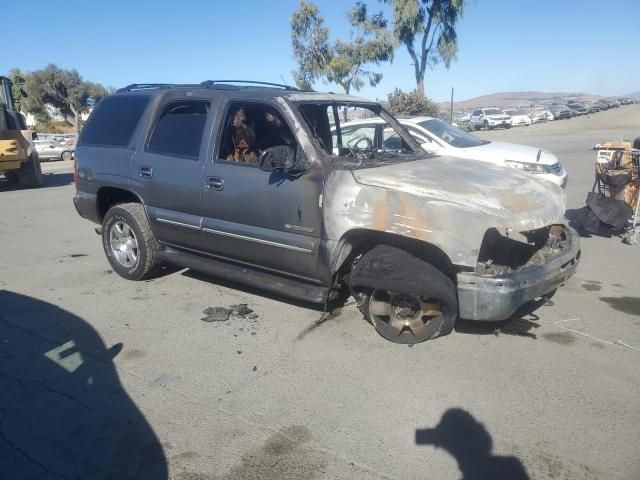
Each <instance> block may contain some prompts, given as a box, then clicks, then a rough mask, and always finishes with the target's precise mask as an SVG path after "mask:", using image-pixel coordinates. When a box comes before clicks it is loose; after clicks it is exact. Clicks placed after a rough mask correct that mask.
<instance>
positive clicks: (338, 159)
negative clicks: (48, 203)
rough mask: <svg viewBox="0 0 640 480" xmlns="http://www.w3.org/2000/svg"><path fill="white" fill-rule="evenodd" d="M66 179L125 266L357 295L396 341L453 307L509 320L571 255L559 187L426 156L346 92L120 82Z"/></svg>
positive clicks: (316, 295) (379, 112)
mask: <svg viewBox="0 0 640 480" xmlns="http://www.w3.org/2000/svg"><path fill="white" fill-rule="evenodd" d="M345 110H346V111H345ZM343 114H344V115H347V117H348V118H349V117H350V118H354V117H356V116H359V117H363V116H365V115H369V116H371V117H374V118H377V117H379V118H381V119H382V120H383V121H384V122H385V123H386V124H387V125H388V128H389V129H390V130H391V131H392V134H395V135H397V136H398V137H399V138H400V139H401V148H399V149H396V150H393V151H392V150H386V149H383V148H378V147H379V145H376V144H375V143H374V142H375V141H376V137H375V135H374V136H373V137H372V136H371V133H372V132H371V129H369V130H363V131H362V132H361V133H358V134H357V135H356V134H353V132H352V131H351V130H352V127H350V126H349V125H346V124H343V122H342V121H341V115H343ZM113 125H118V128H117V129H115V128H112V126H113ZM332 125H333V127H334V128H335V139H336V143H335V144H334V143H333V136H332V134H331V127H332ZM376 128H377V127H375V126H374V127H373V133H375V129H376ZM457 131H459V130H456V132H457ZM75 179H76V182H75V185H76V193H75V197H74V204H75V206H76V209H77V211H78V213H79V214H80V215H81V216H83V217H85V218H87V219H89V220H91V221H93V222H95V223H97V224H99V225H100V227H99V230H98V231H99V232H100V234H101V236H102V245H103V248H104V251H105V255H106V257H107V259H108V261H109V263H110V264H111V266H112V268H113V270H114V271H115V272H117V273H118V274H119V275H120V276H122V277H123V278H126V279H130V280H141V279H145V278H149V277H151V276H152V275H154V273H156V272H157V271H158V268H160V267H161V265H162V264H163V263H165V262H166V263H171V264H175V265H180V266H182V267H188V268H192V269H195V270H200V271H204V272H208V273H210V274H214V275H217V276H218V277H222V278H226V279H229V280H233V281H234V282H238V283H242V284H245V285H250V286H253V287H257V288H260V289H263V290H267V291H270V292H275V293H276V294H277V295H280V296H283V297H292V298H297V299H302V300H305V301H307V302H309V301H312V302H318V303H320V304H323V303H325V302H327V301H328V300H330V299H334V298H344V297H343V295H344V294H351V295H353V296H354V297H355V299H356V302H357V304H358V306H359V308H360V309H361V311H362V312H363V314H364V315H365V317H366V318H367V319H368V320H369V321H370V322H371V323H372V324H373V326H374V327H375V329H376V330H377V331H378V332H379V333H380V334H381V335H382V336H383V337H384V338H387V339H389V340H392V341H394V342H400V343H411V344H413V343H417V342H420V341H424V340H428V339H431V338H435V337H438V336H441V335H446V334H447V333H449V332H451V330H452V328H453V325H454V323H455V321H456V319H457V318H458V317H460V318H469V319H476V320H501V319H506V318H509V317H510V316H511V315H512V314H513V312H514V311H515V310H516V309H517V308H518V307H520V306H521V305H522V304H523V303H525V302H527V301H529V300H532V299H534V298H539V297H543V296H546V295H549V294H551V292H554V291H555V290H556V289H557V288H558V287H559V286H560V285H561V284H563V283H565V282H566V281H567V279H568V278H569V277H571V276H572V275H573V273H574V272H575V270H576V268H577V265H578V262H579V259H580V245H579V238H578V235H577V233H576V232H575V230H573V229H572V228H570V227H569V226H567V225H566V221H565V220H564V211H565V202H564V195H563V194H562V191H561V189H560V188H559V187H558V186H556V185H553V184H551V183H550V182H542V181H539V180H536V179H535V178H533V177H532V176H531V175H527V174H525V173H523V172H521V171H518V170H516V169H505V168H504V167H499V166H494V165H488V164H487V165H485V166H484V167H483V168H478V162H475V161H471V160H465V159H455V160H454V159H450V158H447V157H444V156H430V155H428V154H426V153H425V152H424V151H422V149H421V148H420V145H419V144H418V143H417V142H416V141H415V139H414V138H413V137H412V136H411V135H410V134H409V132H407V131H406V130H405V129H404V128H403V127H402V126H401V125H400V123H399V122H398V121H397V120H396V119H395V118H394V117H393V116H392V115H390V114H388V113H387V112H386V111H385V110H384V108H383V107H382V106H381V105H380V104H378V103H375V102H370V101H367V100H365V99H362V98H360V97H352V96H348V95H337V94H323V93H316V92H311V91H298V90H296V89H293V88H291V87H287V86H281V87H280V86H275V85H274V86H273V87H271V88H267V86H265V85H264V84H261V85H260V86H259V88H256V87H253V86H251V84H248V82H244V83H242V84H240V85H238V84H237V83H233V84H231V83H228V82H227V83H223V82H215V81H208V82H204V83H203V84H201V85H167V84H161V85H157V86H154V85H149V84H146V85H141V86H137V85H130V86H128V87H126V88H124V89H121V90H119V91H118V93H115V94H113V95H110V96H107V97H105V98H104V99H103V100H101V102H100V103H99V104H98V105H97V106H96V108H95V110H94V111H93V113H92V115H91V117H90V118H89V120H88V122H87V124H86V126H85V127H84V129H83V132H82V135H81V137H80V140H79V144H78V148H77V150H76V167H75Z"/></svg>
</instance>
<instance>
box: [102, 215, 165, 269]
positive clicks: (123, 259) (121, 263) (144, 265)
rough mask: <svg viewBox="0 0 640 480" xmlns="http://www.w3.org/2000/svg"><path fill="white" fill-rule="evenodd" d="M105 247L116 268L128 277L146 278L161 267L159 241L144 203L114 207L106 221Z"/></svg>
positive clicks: (103, 224) (103, 223) (103, 245)
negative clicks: (152, 228) (148, 218)
mask: <svg viewBox="0 0 640 480" xmlns="http://www.w3.org/2000/svg"><path fill="white" fill-rule="evenodd" d="M102 247H103V248H104V253H105V255H106V256H107V260H109V263H110V264H111V266H112V267H113V269H114V270H115V271H116V272H117V273H118V275H120V276H121V277H123V278H126V279H127V280H144V279H146V278H150V277H152V276H153V275H154V274H155V273H156V272H157V271H158V269H159V268H160V260H159V255H158V250H159V245H158V242H157V240H156V239H155V236H154V235H153V232H152V231H151V226H150V225H149V221H148V220H147V216H146V214H145V212H144V207H143V205H142V204H140V203H122V204H119V205H116V206H114V207H111V208H110V209H109V211H108V212H107V214H106V215H105V217H104V220H103V222H102Z"/></svg>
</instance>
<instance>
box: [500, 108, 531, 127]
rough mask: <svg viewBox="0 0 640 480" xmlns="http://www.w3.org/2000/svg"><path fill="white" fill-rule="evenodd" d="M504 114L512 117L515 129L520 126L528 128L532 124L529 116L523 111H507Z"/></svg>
mask: <svg viewBox="0 0 640 480" xmlns="http://www.w3.org/2000/svg"><path fill="white" fill-rule="evenodd" d="M504 113H505V114H506V115H509V116H510V117H511V125H512V126H514V127H516V126H518V125H524V126H525V127H528V126H529V125H531V123H532V121H531V117H530V116H529V114H528V113H527V112H525V111H523V110H505V111H504Z"/></svg>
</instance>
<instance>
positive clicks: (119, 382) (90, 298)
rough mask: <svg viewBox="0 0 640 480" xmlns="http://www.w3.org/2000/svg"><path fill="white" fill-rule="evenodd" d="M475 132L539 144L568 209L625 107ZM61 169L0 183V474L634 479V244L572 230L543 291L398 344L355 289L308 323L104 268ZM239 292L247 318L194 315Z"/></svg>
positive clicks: (260, 304)
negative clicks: (566, 261)
mask: <svg viewBox="0 0 640 480" xmlns="http://www.w3.org/2000/svg"><path fill="white" fill-rule="evenodd" d="M478 135H479V136H481V137H483V138H488V139H493V140H500V141H510V142H516V143H526V144H530V145H534V146H539V147H543V148H546V149H548V150H550V151H552V152H554V153H556V154H557V155H558V157H559V158H560V160H561V161H562V162H563V164H564V166H565V168H566V169H567V171H568V173H569V177H570V178H569V184H568V187H567V190H566V192H567V198H568V206H569V208H570V209H575V208H579V207H581V206H582V205H584V199H585V197H586V194H587V192H588V191H589V190H590V189H591V186H592V183H593V161H594V155H593V152H592V151H590V147H591V146H592V145H594V144H595V143H598V142H602V141H606V140H609V139H614V138H618V137H624V138H631V139H632V138H634V137H635V136H640V105H635V106H628V107H622V108H620V109H616V110H611V111H607V112H602V113H599V114H595V115H590V116H587V117H580V118H575V119H571V120H566V121H558V122H549V123H547V124H541V125H533V126H531V127H519V128H513V129H511V130H504V131H502V130H500V131H491V132H480V133H479V134H478ZM70 167H71V165H69V164H66V165H65V164H62V163H59V162H55V163H53V162H52V163H47V164H45V165H44V171H45V173H46V176H45V184H46V185H45V188H41V189H34V190H11V189H9V188H8V187H7V185H6V184H4V183H3V182H2V180H0V245H1V246H2V248H1V249H0V390H1V391H2V392H3V393H2V394H0V478H11V479H12V480H16V479H23V478H24V479H26V478H47V479H58V478H59V479H64V478H76V477H77V476H78V475H79V474H80V473H87V472H88V471H89V472H92V473H93V476H92V477H91V478H105V479H106V478H119V479H120V478H153V479H162V478H171V479H175V480H210V479H221V480H222V479H224V480H231V479H252V478H255V479H258V478H259V479H324V478H326V479H333V478H345V479H370V478H391V479H458V478H461V477H464V478H469V479H470V478H491V479H521V478H531V479H550V478H553V479H607V480H615V479H629V480H632V479H638V478H640V457H639V456H638V451H639V450H640V435H638V426H639V420H638V412H639V407H640V396H639V392H640V389H639V387H640V368H639V367H640V350H639V349H640V294H639V293H638V292H639V285H640V270H639V266H640V246H627V245H623V244H622V243H621V242H620V240H619V239H618V238H603V237H592V238H583V239H582V249H583V255H582V263H581V265H580V267H579V271H578V273H577V274H576V276H574V277H573V278H572V279H571V280H570V281H569V282H568V283H567V285H565V286H564V287H563V288H561V289H560V290H559V291H558V293H557V294H556V296H555V297H554V298H553V299H552V300H553V305H547V306H540V307H539V308H538V309H537V310H535V311H534V312H533V313H531V314H528V315H525V316H523V317H522V318H518V319H514V320H513V321H512V322H510V323H506V324H499V325H493V324H492V325H481V324H473V323H463V322H459V324H458V326H457V327H456V330H455V331H454V332H453V333H452V334H451V335H448V336H446V337H444V338H441V339H438V340H435V341H431V342H426V343H423V344H419V345H415V346H413V347H408V346H406V345H397V344H393V343H389V342H387V341H385V340H384V339H383V338H381V337H380V336H378V335H377V334H376V333H375V331H374V330H373V329H372V327H371V326H370V325H368V324H367V323H366V322H365V321H364V320H363V319H362V317H361V316H360V314H359V313H358V312H357V310H356V308H355V306H354V305H353V304H352V303H350V304H347V305H346V306H344V307H343V308H342V309H340V310H338V311H336V312H334V313H333V315H332V316H331V318H330V319H329V320H328V321H326V322H325V323H323V324H321V325H319V326H317V327H315V328H314V322H315V321H316V320H318V318H319V317H320V315H321V312H320V311H319V310H318V309H317V308H314V307H312V306H310V305H304V304H299V303H292V302H290V301H287V300H285V299H283V298H278V297H276V296H272V295H265V294H263V293H261V292H259V291H255V290H251V289H247V288H245V287H242V286H239V285H233V284H229V283H226V282H223V281H220V280H218V279H216V278H214V277H209V276H205V275H201V274H198V273H196V272H193V271H190V270H168V271H166V272H165V274H164V275H163V276H161V277H159V278H156V279H154V280H150V281H145V282H139V283H133V282H128V281H126V280H124V279H122V278H120V277H118V276H117V275H116V274H115V273H114V272H113V271H112V270H111V268H110V266H109V264H108V262H107V261H106V259H105V257H104V254H103V251H102V246H101V242H100V239H99V237H98V236H97V235H96V234H95V233H94V231H93V227H94V226H93V225H92V224H90V223H88V222H87V221H85V220H83V219H82V218H80V217H79V216H78V215H77V214H76V212H75V210H74V208H73V205H72V201H71V199H72V196H73V192H74V190H73V185H72V173H71V169H70ZM236 304H247V307H248V308H249V309H251V310H253V313H254V314H255V315H257V317H255V318H252V317H253V315H244V316H236V317H231V318H230V320H229V321H226V322H206V321H202V320H201V319H202V318H203V317H206V315H204V314H203V313H202V312H203V310H205V309H207V308H208V307H226V308H228V307H230V306H231V305H236ZM34 438H37V439H38V441H37V442H35V441H34V440H33V439H34ZM6 472H11V473H10V474H9V475H8V474H7V473H6ZM480 473H482V474H483V475H484V476H480ZM3 475H8V476H3ZM474 475H475V476H474Z"/></svg>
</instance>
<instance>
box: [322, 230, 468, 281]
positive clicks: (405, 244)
mask: <svg viewBox="0 0 640 480" xmlns="http://www.w3.org/2000/svg"><path fill="white" fill-rule="evenodd" d="M381 244H384V245H389V246H393V247H396V248H399V249H402V250H404V251H406V252H408V253H410V254H412V255H414V256H416V257H418V258H420V259H421V260H424V261H425V262H427V263H429V264H431V265H433V266H434V267H435V268H437V269H438V270H440V271H441V272H442V273H444V274H445V275H446V276H447V277H448V278H450V279H451V280H452V281H453V282H454V283H455V282H456V273H457V269H456V267H455V266H454V265H453V263H452V262H451V259H450V258H449V256H448V255H447V254H446V253H445V251H444V250H442V249H441V248H440V247H438V246H437V245H434V244H432V243H429V242H425V241H424V240H418V239H415V238H411V237H406V236H404V235H398V234H395V233H389V232H381V231H377V230H369V229H366V228H358V229H353V230H349V231H347V232H345V234H344V235H343V236H342V237H341V238H340V240H339V242H338V245H337V246H336V248H335V250H334V253H333V256H332V259H331V276H332V278H333V279H334V281H336V282H339V281H340V278H341V277H342V276H344V275H345V274H347V273H348V271H349V269H350V266H351V263H352V261H353V260H354V259H356V258H357V257H358V256H360V255H362V254H364V253H366V252H368V251H369V250H371V249H373V248H374V247H375V246H376V245H381Z"/></svg>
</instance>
